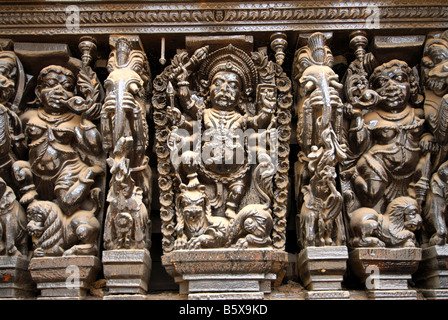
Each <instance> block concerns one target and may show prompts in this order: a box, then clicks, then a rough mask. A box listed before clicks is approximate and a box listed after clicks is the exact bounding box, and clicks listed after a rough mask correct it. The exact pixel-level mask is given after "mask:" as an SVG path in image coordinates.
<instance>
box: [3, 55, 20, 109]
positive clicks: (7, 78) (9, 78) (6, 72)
mask: <svg viewBox="0 0 448 320" xmlns="http://www.w3.org/2000/svg"><path fill="white" fill-rule="evenodd" d="M16 74H17V66H16V62H15V59H14V56H13V54H12V53H9V52H3V53H1V54H0V104H5V103H7V102H9V101H10V100H11V98H12V97H13V96H14V93H15V80H16Z"/></svg>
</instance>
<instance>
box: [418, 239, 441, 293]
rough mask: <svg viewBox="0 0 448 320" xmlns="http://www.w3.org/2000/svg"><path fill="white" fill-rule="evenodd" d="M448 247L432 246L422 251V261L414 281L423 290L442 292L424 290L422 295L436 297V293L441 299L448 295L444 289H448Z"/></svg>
mask: <svg viewBox="0 0 448 320" xmlns="http://www.w3.org/2000/svg"><path fill="white" fill-rule="evenodd" d="M447 263H448V245H444V246H431V247H427V248H423V249H422V261H421V262H420V264H419V268H418V270H417V272H416V273H415V274H414V276H413V279H414V281H415V283H416V285H417V287H418V288H422V289H441V290H435V291H434V290H422V293H423V294H424V295H425V297H426V294H428V295H429V297H434V296H435V295H436V292H438V294H437V295H438V296H440V298H443V297H445V298H444V299H446V293H444V290H442V289H448V265H447Z"/></svg>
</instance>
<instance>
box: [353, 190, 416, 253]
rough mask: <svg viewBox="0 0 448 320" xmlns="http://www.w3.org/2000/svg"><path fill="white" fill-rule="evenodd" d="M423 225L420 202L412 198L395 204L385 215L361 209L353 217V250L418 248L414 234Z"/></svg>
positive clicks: (398, 199)
mask: <svg viewBox="0 0 448 320" xmlns="http://www.w3.org/2000/svg"><path fill="white" fill-rule="evenodd" d="M421 224H422V218H421V216H420V214H419V206H418V204H417V201H416V200H415V199H413V198H411V197H398V198H395V199H394V200H392V201H391V202H390V203H389V205H388V206H387V208H386V211H385V213H384V214H379V213H378V212H376V211H375V210H373V209H371V208H366V207H361V208H358V209H356V210H355V211H353V212H352V213H351V219H350V230H351V232H352V235H353V238H352V239H351V245H353V246H354V247H416V246H418V243H417V241H416V237H415V234H414V232H415V231H417V230H418V229H419V228H420V227H421Z"/></svg>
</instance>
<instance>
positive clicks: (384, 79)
mask: <svg viewBox="0 0 448 320" xmlns="http://www.w3.org/2000/svg"><path fill="white" fill-rule="evenodd" d="M379 68H380V69H377V70H376V71H375V72H376V74H375V76H374V78H372V79H371V84H372V89H373V90H375V91H376V92H377V93H378V94H379V95H380V97H381V101H380V107H381V108H382V109H383V110H384V111H387V112H392V113H397V112H401V111H403V110H404V109H405V108H406V106H407V102H408V101H409V98H410V95H411V88H410V75H409V74H408V73H407V72H406V71H405V70H403V69H404V66H403V65H399V64H392V65H389V66H381V67H379Z"/></svg>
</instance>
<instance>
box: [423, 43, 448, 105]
mask: <svg viewBox="0 0 448 320" xmlns="http://www.w3.org/2000/svg"><path fill="white" fill-rule="evenodd" d="M422 63H423V65H424V67H426V68H428V71H427V72H425V73H426V78H427V79H426V83H425V86H426V88H427V89H429V90H432V91H434V92H435V93H436V94H437V95H439V96H442V95H443V94H445V93H446V92H447V90H448V42H445V43H444V42H442V41H439V42H435V43H434V44H432V45H430V46H429V48H428V50H427V55H426V56H425V58H424V59H423V61H422Z"/></svg>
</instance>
